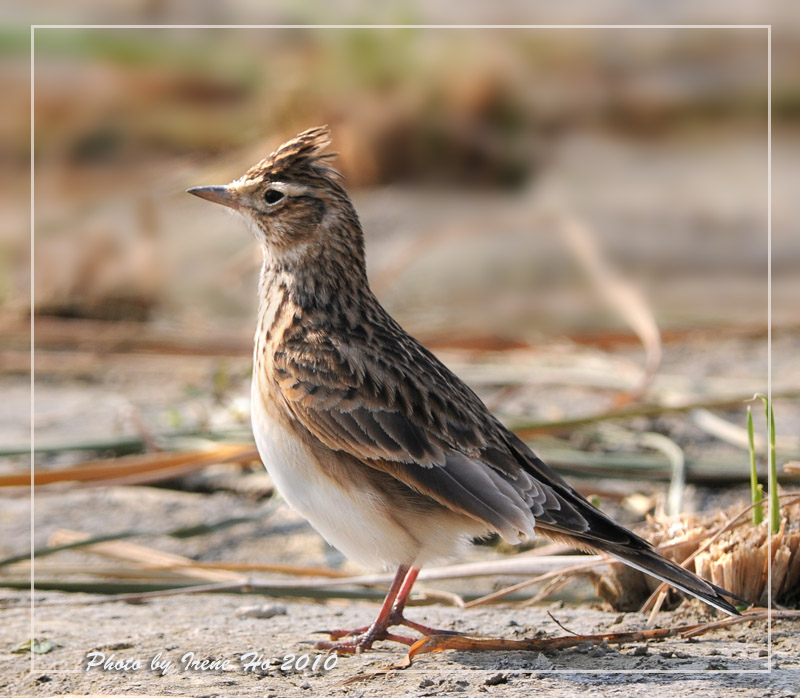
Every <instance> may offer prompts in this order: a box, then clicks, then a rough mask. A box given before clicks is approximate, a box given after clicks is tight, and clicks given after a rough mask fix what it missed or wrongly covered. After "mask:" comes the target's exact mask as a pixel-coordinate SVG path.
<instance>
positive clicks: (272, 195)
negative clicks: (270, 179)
mask: <svg viewBox="0 0 800 698" xmlns="http://www.w3.org/2000/svg"><path fill="white" fill-rule="evenodd" d="M283 196H284V194H283V192H282V191H278V190H277V189H267V191H266V193H265V194H264V201H266V202H267V203H268V204H277V203H278V202H279V201H280V200H281V199H282V198H283Z"/></svg>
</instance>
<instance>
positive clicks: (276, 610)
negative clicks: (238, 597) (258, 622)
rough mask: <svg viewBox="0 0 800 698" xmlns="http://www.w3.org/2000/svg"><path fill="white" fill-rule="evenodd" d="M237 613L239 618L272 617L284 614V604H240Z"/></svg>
mask: <svg viewBox="0 0 800 698" xmlns="http://www.w3.org/2000/svg"><path fill="white" fill-rule="evenodd" d="M238 614H239V617H240V618H274V617H275V616H285V615H286V606H284V605H283V604H279V603H268V604H261V605H259V606H242V607H240V608H239V610H238Z"/></svg>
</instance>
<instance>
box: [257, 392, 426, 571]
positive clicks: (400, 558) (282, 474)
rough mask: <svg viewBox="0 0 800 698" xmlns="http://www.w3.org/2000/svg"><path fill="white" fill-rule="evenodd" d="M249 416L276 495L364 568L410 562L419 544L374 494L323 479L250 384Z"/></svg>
mask: <svg viewBox="0 0 800 698" xmlns="http://www.w3.org/2000/svg"><path fill="white" fill-rule="evenodd" d="M251 396H252V400H251V417H252V423H253V434H254V436H255V440H256V446H257V447H258V453H259V455H260V456H261V460H262V461H263V463H264V466H265V467H266V468H267V472H268V473H269V475H270V477H271V478H272V480H273V482H274V483H275V487H277V489H278V492H280V494H281V496H282V497H283V498H284V499H285V500H286V502H287V503H288V504H289V506H291V507H292V509H294V510H295V511H296V512H297V513H298V514H300V515H301V516H302V517H303V518H305V519H306V520H307V521H308V522H309V523H310V524H311V525H312V526H313V527H314V528H315V529H316V530H317V531H318V532H319V533H320V534H321V535H322V537H323V538H325V540H327V541H328V542H329V543H330V544H331V545H333V546H334V547H335V548H337V549H338V550H340V551H341V552H342V553H343V554H344V555H346V556H347V557H348V558H350V559H352V560H355V561H356V562H358V563H360V564H362V565H365V566H367V567H375V566H379V565H381V566H397V565H401V564H412V563H413V562H414V561H415V559H416V558H417V555H418V553H419V551H420V544H419V542H418V541H417V540H415V538H414V537H412V535H411V534H410V533H409V532H408V531H406V530H405V529H404V528H402V527H401V526H400V525H399V524H398V523H397V522H395V521H394V519H393V518H391V517H389V516H387V514H386V513H385V508H386V506H387V505H388V503H387V502H385V500H383V499H382V498H381V497H380V496H379V495H378V493H376V492H374V491H365V490H363V489H362V490H357V491H352V490H351V491H348V490H345V489H343V488H342V487H341V486H340V485H339V484H338V483H337V482H335V481H334V480H332V479H331V478H329V477H327V476H326V475H325V473H324V472H323V471H322V470H321V468H320V467H319V466H318V465H317V462H316V460H315V458H314V456H313V455H312V454H311V453H310V452H309V450H308V449H307V448H306V447H305V446H304V445H303V443H302V442H301V441H300V440H298V439H297V438H296V436H295V435H294V434H293V433H292V432H291V431H289V430H287V429H285V428H284V427H283V426H282V425H281V424H280V423H279V422H277V421H276V420H275V419H274V418H273V417H272V416H271V415H270V414H269V412H268V410H267V408H266V406H265V405H264V401H263V399H262V397H261V395H260V392H259V391H258V390H257V389H256V387H255V383H254V384H253V389H252V391H251Z"/></svg>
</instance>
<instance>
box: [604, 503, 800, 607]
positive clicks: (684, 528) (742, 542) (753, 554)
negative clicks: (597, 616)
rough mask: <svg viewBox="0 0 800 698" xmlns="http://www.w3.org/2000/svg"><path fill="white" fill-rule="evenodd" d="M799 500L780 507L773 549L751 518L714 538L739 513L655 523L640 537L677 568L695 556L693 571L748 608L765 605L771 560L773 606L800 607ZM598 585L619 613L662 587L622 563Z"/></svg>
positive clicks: (762, 526)
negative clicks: (652, 544) (650, 543)
mask: <svg viewBox="0 0 800 698" xmlns="http://www.w3.org/2000/svg"><path fill="white" fill-rule="evenodd" d="M797 499H800V497H798V498H797ZM797 499H795V500H794V501H792V503H790V504H788V505H787V504H784V505H783V506H782V510H781V513H782V515H783V518H782V521H781V527H780V530H779V531H778V533H777V534H775V535H773V536H772V541H771V545H770V544H769V539H768V535H767V525H768V522H767V521H764V522H762V523H761V524H759V525H757V526H754V525H753V524H752V519H751V518H749V517H747V516H742V517H741V519H740V521H739V522H738V523H737V524H736V525H733V526H731V527H730V528H728V530H725V531H724V532H722V533H721V535H719V536H718V537H716V538H714V536H715V534H716V533H717V532H718V531H719V530H720V529H721V528H723V527H724V526H725V524H726V522H728V521H731V520H733V519H734V518H735V517H737V516H738V515H739V514H740V511H737V510H731V511H728V512H727V513H723V512H717V513H716V514H713V515H710V516H708V517H698V516H683V517H681V518H680V519H678V520H671V521H669V522H664V521H656V520H653V519H651V520H649V521H648V522H647V523H646V524H645V526H644V527H643V530H639V531H638V532H639V534H640V535H642V536H644V537H645V538H647V539H648V540H650V541H652V542H653V543H654V544H655V545H656V546H657V547H658V548H659V550H660V552H661V553H662V554H663V555H665V556H666V557H668V558H670V559H672V560H674V561H676V562H678V563H681V562H683V561H684V560H686V559H687V558H688V557H690V556H691V555H693V554H695V553H696V557H695V558H694V559H693V560H692V561H691V562H690V563H689V565H688V569H689V570H691V571H694V572H695V573H696V574H698V575H699V576H701V577H703V578H705V579H708V580H710V581H712V582H714V583H715V584H718V585H719V586H721V587H723V588H725V589H727V590H728V591H730V592H732V593H733V594H736V595H737V596H739V597H741V598H743V599H744V600H746V601H747V602H748V603H750V604H757V605H762V606H764V605H766V604H767V602H768V593H767V592H768V581H769V575H768V569H769V566H768V562H769V559H770V558H771V561H772V575H771V589H772V602H773V604H778V605H785V604H792V603H797V601H798V597H799V596H800V594H798V590H800V501H797ZM712 538H714V539H713V540H709V539H712ZM697 551H699V552H697ZM594 581H595V586H596V588H597V592H598V594H599V595H600V596H601V597H602V598H603V599H605V600H606V601H608V602H609V603H610V604H611V606H612V607H613V608H614V609H615V610H619V611H632V610H638V609H640V608H641V607H642V605H643V604H645V602H646V601H647V599H648V597H649V596H650V594H651V593H652V592H653V591H654V590H655V589H656V588H657V587H658V586H659V583H658V582H657V581H655V580H651V579H650V578H649V577H647V576H646V575H643V574H642V573H640V572H637V571H636V570H632V569H630V568H626V567H625V566H624V565H622V564H619V563H615V564H613V565H611V566H610V567H609V570H608V572H607V573H605V574H603V575H594Z"/></svg>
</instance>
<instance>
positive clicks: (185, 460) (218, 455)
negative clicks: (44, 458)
mask: <svg viewBox="0 0 800 698" xmlns="http://www.w3.org/2000/svg"><path fill="white" fill-rule="evenodd" d="M257 457H258V456H257V454H256V451H255V450H254V448H253V445H252V444H219V445H217V444H215V445H214V447H213V448H210V449H208V450H202V451H201V450H196V451H183V452H178V453H174V452H170V453H150V454H146V455H138V456H126V457H123V458H107V459H102V460H94V461H87V462H85V463H80V464H78V465H74V466H71V467H69V468H60V469H58V470H35V471H34V473H33V478H32V479H33V484H34V486H37V487H38V486H42V485H49V484H54V483H59V482H84V483H85V482H93V483H95V484H97V483H100V482H102V483H103V484H133V482H134V481H135V482H136V483H140V482H143V481H145V480H143V479H142V478H151V477H158V476H159V474H161V475H163V474H165V473H168V474H169V477H174V476H175V475H176V474H178V473H180V474H184V473H186V472H191V471H192V470H197V469H198V468H203V467H205V466H207V465H209V464H211V463H223V462H228V463H230V462H240V461H241V462H245V461H250V460H254V459H255V458H257ZM30 484H31V476H30V474H27V473H26V474H22V473H20V474H14V475H2V476H0V487H28V486H30Z"/></svg>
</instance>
